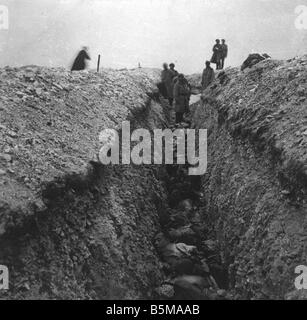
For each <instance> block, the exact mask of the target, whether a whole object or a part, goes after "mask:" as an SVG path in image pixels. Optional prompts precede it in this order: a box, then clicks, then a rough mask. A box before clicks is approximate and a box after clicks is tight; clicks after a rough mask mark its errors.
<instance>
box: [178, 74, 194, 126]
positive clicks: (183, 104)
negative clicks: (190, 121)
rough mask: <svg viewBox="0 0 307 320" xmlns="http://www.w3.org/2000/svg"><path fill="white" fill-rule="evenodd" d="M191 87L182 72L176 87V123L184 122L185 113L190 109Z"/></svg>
mask: <svg viewBox="0 0 307 320" xmlns="http://www.w3.org/2000/svg"><path fill="white" fill-rule="evenodd" d="M189 98H190V88H189V86H188V84H187V81H186V79H185V78H184V75H183V74H182V73H180V74H179V75H178V80H177V82H176V84H175V87H174V99H175V112H176V123H180V122H183V115H184V113H185V112H187V111H188V110H189Z"/></svg>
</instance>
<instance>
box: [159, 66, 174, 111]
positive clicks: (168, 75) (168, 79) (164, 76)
mask: <svg viewBox="0 0 307 320" xmlns="http://www.w3.org/2000/svg"><path fill="white" fill-rule="evenodd" d="M173 76H174V73H173V71H172V70H170V69H169V68H168V65H167V63H163V71H162V73H161V81H162V83H163V84H164V86H165V88H166V92H167V98H168V101H169V104H170V105H172V104H173V100H174V98H173Z"/></svg>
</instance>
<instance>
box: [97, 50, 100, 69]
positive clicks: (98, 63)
mask: <svg viewBox="0 0 307 320" xmlns="http://www.w3.org/2000/svg"><path fill="white" fill-rule="evenodd" d="M99 67H100V54H99V55H98V62H97V72H99Z"/></svg>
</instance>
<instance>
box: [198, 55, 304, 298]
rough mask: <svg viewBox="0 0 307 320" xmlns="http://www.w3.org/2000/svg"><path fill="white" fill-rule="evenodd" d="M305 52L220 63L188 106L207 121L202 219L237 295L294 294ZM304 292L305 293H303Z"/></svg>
mask: <svg viewBox="0 0 307 320" xmlns="http://www.w3.org/2000/svg"><path fill="white" fill-rule="evenodd" d="M306 99H307V56H304V57H300V58H295V59H292V60H289V61H274V60H265V61H263V62H260V63H258V64H256V65H255V66H253V67H252V68H250V69H246V70H245V71H244V72H241V71H240V70H239V69H226V71H222V72H220V73H219V75H218V77H217V80H216V81H215V83H213V84H212V85H211V86H210V87H209V88H208V89H207V90H206V91H205V92H204V93H203V95H202V102H201V103H199V104H197V105H196V106H195V107H194V108H193V117H192V118H193V127H196V128H206V129H208V137H209V138H208V172H207V174H206V175H205V176H204V178H203V181H202V189H201V190H202V192H203V193H204V195H205V200H204V201H205V208H204V211H203V212H204V215H203V219H205V221H206V223H207V224H208V231H209V232H210V234H211V239H212V240H213V241H215V242H216V245H217V246H218V247H219V250H220V255H221V259H222V261H223V265H224V266H225V267H226V268H227V269H228V277H229V279H228V281H229V289H230V290H231V291H232V293H233V294H234V297H235V298H237V299H284V298H286V299H297V298H299V297H303V296H304V295H305V293H304V291H297V290H295V287H294V279H295V277H296V276H297V275H295V273H294V269H295V267H296V266H298V265H307V218H306V212H307V211H306V209H307V203H306V202H307V197H306V194H307V109H306V103H307V101H306ZM305 296H306V295H305Z"/></svg>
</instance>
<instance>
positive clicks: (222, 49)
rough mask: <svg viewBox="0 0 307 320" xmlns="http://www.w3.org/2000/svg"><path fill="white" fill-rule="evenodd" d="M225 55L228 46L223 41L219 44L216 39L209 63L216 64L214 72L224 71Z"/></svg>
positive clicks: (218, 40)
mask: <svg viewBox="0 0 307 320" xmlns="http://www.w3.org/2000/svg"><path fill="white" fill-rule="evenodd" d="M227 55H228V46H227V44H226V41H225V40H224V39H223V40H222V43H221V41H220V39H216V40H215V45H214V47H213V56H212V58H211V62H212V63H215V64H216V70H222V69H224V63H225V59H226V58H227Z"/></svg>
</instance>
